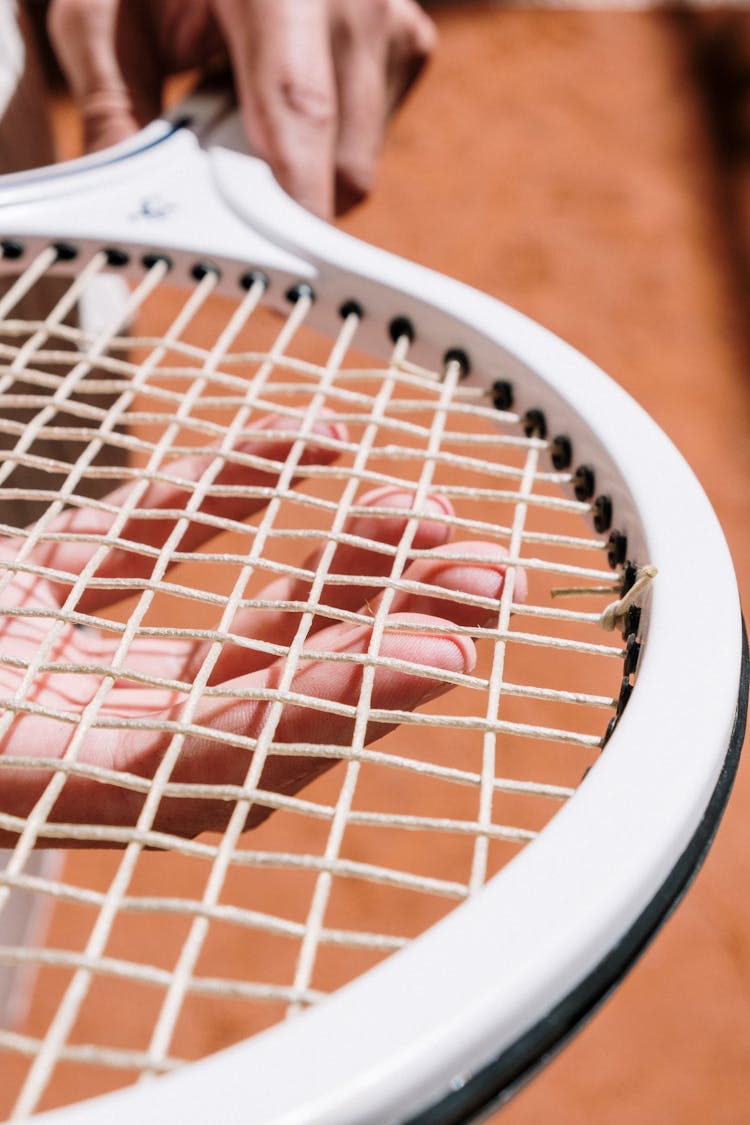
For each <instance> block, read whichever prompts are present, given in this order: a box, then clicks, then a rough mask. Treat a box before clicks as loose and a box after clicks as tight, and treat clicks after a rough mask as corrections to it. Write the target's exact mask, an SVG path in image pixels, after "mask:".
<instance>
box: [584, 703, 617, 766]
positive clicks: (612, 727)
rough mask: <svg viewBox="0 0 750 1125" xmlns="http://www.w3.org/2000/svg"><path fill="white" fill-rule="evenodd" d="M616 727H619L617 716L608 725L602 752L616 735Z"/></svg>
mask: <svg viewBox="0 0 750 1125" xmlns="http://www.w3.org/2000/svg"><path fill="white" fill-rule="evenodd" d="M616 726H617V716H616V715H613V716H612V718H611V719H610V720H609V722H608V723H607V729H606V731H605V732H604V738H603V739H602V750H603V749H604V747H605V746H606V745H607V743H608V742H609V740H610V738H611V737H612V735H613V734H614V733H615V727H616ZM584 777H585V774H584Z"/></svg>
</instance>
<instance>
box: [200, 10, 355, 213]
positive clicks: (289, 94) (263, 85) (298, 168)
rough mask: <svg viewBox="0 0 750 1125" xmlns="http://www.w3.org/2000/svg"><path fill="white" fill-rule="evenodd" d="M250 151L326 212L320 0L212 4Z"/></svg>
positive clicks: (331, 129) (327, 123)
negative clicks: (228, 57) (222, 37)
mask: <svg viewBox="0 0 750 1125" xmlns="http://www.w3.org/2000/svg"><path fill="white" fill-rule="evenodd" d="M217 14H218V16H219V20H220V23H221V25H222V30H223V32H224V35H225V37H226V40H227V46H228V49H229V53H230V56H231V59H232V64H233V69H234V75H235V81H236V84H237V89H238V93H239V99H240V106H241V109H242V116H243V121H244V124H245V129H246V131H247V135H248V139H249V141H250V145H251V148H252V150H253V152H254V153H255V154H256V155H257V156H259V157H261V158H262V159H263V160H266V161H267V163H268V164H269V165H270V166H271V169H272V171H273V172H274V174H275V176H276V178H277V180H278V181H279V183H280V184H281V186H282V187H283V188H284V190H285V191H287V192H288V193H289V194H290V195H292V196H293V197H294V198H295V199H296V200H297V202H298V203H301V204H302V206H303V207H306V208H307V209H308V210H309V211H312V212H313V213H314V214H317V215H320V216H322V217H323V218H330V216H331V215H332V214H333V163H334V160H333V155H334V145H335V139H336V89H335V84H334V75H333V66H332V62H331V45H330V32H329V16H328V4H327V2H326V0H306V3H304V4H300V3H299V2H298V0H217Z"/></svg>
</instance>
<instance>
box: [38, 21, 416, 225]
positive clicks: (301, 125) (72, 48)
mask: <svg viewBox="0 0 750 1125" xmlns="http://www.w3.org/2000/svg"><path fill="white" fill-rule="evenodd" d="M48 26H49V32H50V37H51V39H52V43H53V45H54V48H55V51H56V53H57V56H58V59H59V61H60V64H61V66H62V68H63V70H64V72H65V74H66V76H67V78H68V81H69V83H70V86H71V89H72V91H73V95H74V97H75V99H76V102H77V103H78V106H79V107H80V110H81V113H82V115H83V120H84V129H85V141H86V145H87V148H89V149H97V148H102V147H104V146H105V145H108V144H113V143H115V142H116V141H121V140H123V139H124V138H126V137H128V136H129V135H130V134H131V133H133V132H134V131H135V130H136V129H138V128H139V127H141V126H142V125H144V124H146V123H147V122H148V121H151V120H152V119H153V118H154V117H156V116H158V114H159V112H160V109H161V93H162V83H163V80H164V78H165V77H167V76H168V75H170V74H174V73H177V72H179V71H183V70H188V69H191V68H193V67H202V66H205V65H206V64H207V63H210V62H211V61H213V60H215V59H216V58H217V57H221V56H222V55H228V57H229V59H230V61H231V64H232V68H233V71H234V77H235V84H236V87H237V91H238V95H239V100H240V106H241V110H242V116H243V120H244V123H245V129H246V131H247V136H248V140H249V142H250V146H251V149H252V151H253V152H254V153H255V154H256V155H257V156H260V157H261V158H262V159H264V160H266V161H267V162H268V164H269V165H270V166H271V168H272V170H273V172H274V174H275V175H276V178H277V179H278V181H279V183H280V184H281V186H282V187H283V188H284V189H285V190H286V191H288V192H289V194H290V195H292V196H293V197H294V198H295V199H297V201H298V202H299V203H301V204H302V205H303V206H305V207H307V208H308V209H309V210H310V211H313V212H314V213H316V214H318V215H321V216H322V217H324V218H330V217H331V216H332V215H333V213H334V211H337V212H341V211H344V210H346V209H347V208H349V207H351V206H353V204H355V203H357V202H358V201H360V200H361V199H362V198H363V197H364V196H365V195H367V193H368V192H369V190H370V188H371V186H372V182H373V176H374V173H375V165H376V161H377V157H378V154H379V151H380V147H381V144H382V139H383V133H384V129H385V126H386V123H387V121H388V119H389V117H390V115H391V114H392V113H393V111H394V109H395V108H396V107H397V106H398V105H399V103H400V102H401V100H402V99H403V97H404V96H405V94H406V93H407V91H408V90H409V89H410V87H411V86H412V84H413V83H414V81H415V79H416V78H417V76H418V75H419V73H420V71H421V69H422V67H423V65H424V63H425V62H426V60H427V59H428V57H429V56H430V54H431V52H432V50H433V47H434V43H435V30H434V26H433V24H432V22H431V20H430V19H429V18H428V17H427V16H426V15H425V13H424V12H423V11H422V10H421V8H420V7H419V6H418V5H417V4H416V3H415V0H123V2H120V0H52V3H51V5H50V10H49V18H48Z"/></svg>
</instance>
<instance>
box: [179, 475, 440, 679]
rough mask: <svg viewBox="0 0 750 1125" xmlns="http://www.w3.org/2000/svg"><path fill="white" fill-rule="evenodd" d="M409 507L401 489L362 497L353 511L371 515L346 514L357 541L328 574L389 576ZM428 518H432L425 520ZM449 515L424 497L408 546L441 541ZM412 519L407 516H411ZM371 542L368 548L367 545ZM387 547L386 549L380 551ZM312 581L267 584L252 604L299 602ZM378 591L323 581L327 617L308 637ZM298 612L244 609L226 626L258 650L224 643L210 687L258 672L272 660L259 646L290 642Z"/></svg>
mask: <svg viewBox="0 0 750 1125" xmlns="http://www.w3.org/2000/svg"><path fill="white" fill-rule="evenodd" d="M413 506H414V493H413V492H409V491H407V490H406V489H403V488H397V487H392V486H390V485H389V486H386V487H384V488H378V489H375V490H374V491H372V492H368V493H366V494H365V495H364V496H362V497H360V498H359V500H358V501H357V508H358V509H363V508H364V509H371V511H367V512H363V513H362V514H359V515H356V516H351V517H350V518H349V519H348V520H347V521H346V524H345V526H344V533H345V534H346V536H348V537H351V538H357V539H359V540H361V541H362V542H361V543H351V542H341V543H339V545H338V546H337V548H336V550H335V553H334V555H333V558H332V560H331V562H330V564H329V567H328V572H329V574H331V575H336V576H337V577H341V576H351V577H352V578H357V579H362V578H365V577H367V578H373V579H382V578H384V577H385V576H386V575H388V574H390V572H391V570H392V567H393V556H394V548H395V547H396V546H397V544H398V543H400V542H401V538H402V536H403V534H404V529H405V528H406V525H407V522H408V519H409V516H404V515H400V514H398V513H400V512H406V513H408V512H411V511H412V509H413ZM431 514H434V515H435V516H436V517H438V518H437V519H430V518H429V517H430V515H431ZM452 515H453V508H452V506H451V504H450V502H449V501H448V500H446V499H445V498H443V497H440V496H428V497H427V499H426V500H425V502H424V503H423V505H422V514H421V516H420V519H419V522H418V524H417V527H416V529H415V532H414V538H413V541H412V547H413V548H414V549H415V550H429V549H430V548H433V547H438V546H440V545H441V544H443V543H445V542H447V540H448V538H449V537H450V526H449V523H448V522H447V519H446V517H450V516H452ZM411 518H412V519H413V518H414V517H413V516H412V517H411ZM370 544H371V546H370ZM383 547H386V548H388V547H390V548H391V550H382V549H381V548H383ZM324 550H325V548H320V549H319V550H317V551H316V552H315V553H314V554H312V555H310V556H309V557H308V558H307V559H306V561H305V563H304V567H305V569H306V570H308V571H311V572H312V573H313V574H314V573H315V572H316V571H317V568H318V566H319V564H320V561H321V557H322V555H323V551H324ZM311 588H312V579H307V578H279V579H277V580H276V581H274V582H271V583H269V585H268V586H266V587H264V589H263V590H261V591H260V593H259V594H258V600H261V601H265V602H276V603H279V604H280V605H283V603H285V602H287V603H288V602H294V603H300V602H302V603H305V602H307V601H308V599H309V597H310V591H311ZM380 590H381V583H379V582H377V581H376V582H374V583H373V584H372V585H371V586H370V585H367V584H364V583H362V582H361V581H357V582H352V583H349V584H346V583H340V582H327V583H326V584H325V585H324V586H323V588H322V590H321V592H320V594H319V596H318V598H317V604H318V605H319V606H321V607H325V609H326V611H327V616H324V615H322V616H319V617H316V618H315V620H314V621H313V623H312V625H311V627H310V634H313V633H315V632H317V630H319V629H323V628H325V627H326V626H327V625H329V624H330V619H331V617H332V616H335V614H336V611H341V610H352V611H357V610H359V609H361V607H362V606H363V605H365V604H366V603H367V602H368V601H369V600H370V599H374V598H375V597H376V596H377V595H378V593H379V592H380ZM300 617H301V614H300V613H299V612H297V611H295V610H292V609H284V608H279V609H246V610H244V611H242V612H241V613H239V614H238V615H237V616H236V617H235V619H234V621H233V623H232V633H233V634H235V636H240V637H245V638H248V639H249V640H251V641H252V642H260V647H248V646H247V645H244V644H243V645H231V644H225V645H224V647H223V648H222V651H221V655H220V657H219V659H218V661H217V663H216V666H215V667H214V670H213V673H212V676H211V683H220V682H222V681H223V680H226V679H230V678H233V677H234V676H240V675H244V674H245V673H247V672H252V671H255V670H257V669H259V668H264V667H266V666H267V665H269V664H271V663H272V662H273V659H274V658H273V656H272V655H270V654H269V653H268V650H267V649H264V648H263V644H264V643H268V642H272V643H273V644H275V645H288V644H290V643H291V641H292V639H293V637H294V635H295V633H296V631H297V629H298V627H299V622H300ZM206 651H207V646H201V648H200V649H199V650H198V651H197V652H196V655H195V659H194V662H193V664H192V672H191V674H193V675H194V674H195V672H196V671H197V669H198V668H199V667H200V665H201V663H202V661H203V659H204V657H205V654H206Z"/></svg>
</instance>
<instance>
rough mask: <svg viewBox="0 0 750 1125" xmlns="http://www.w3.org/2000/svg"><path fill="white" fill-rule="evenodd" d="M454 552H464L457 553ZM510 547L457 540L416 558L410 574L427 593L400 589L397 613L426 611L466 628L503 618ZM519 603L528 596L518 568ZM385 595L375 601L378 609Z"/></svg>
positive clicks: (395, 602)
mask: <svg viewBox="0 0 750 1125" xmlns="http://www.w3.org/2000/svg"><path fill="white" fill-rule="evenodd" d="M451 556H458V558H452V557H451ZM507 557H508V552H507V551H506V550H505V548H504V547H501V546H500V545H499V544H497V543H484V542H477V541H471V542H466V543H451V544H449V545H448V546H446V547H443V548H441V549H440V551H439V552H436V557H435V558H422V559H416V560H415V561H414V562H412V563H411V565H410V566H409V567H408V568H407V570H406V571H405V573H404V580H405V582H408V583H410V584H411V583H418V584H419V585H420V586H424V587H425V592H421V591H419V592H414V591H410V590H405V589H399V590H397V591H396V594H395V596H394V597H393V601H392V602H391V605H390V607H389V609H390V612H392V613H425V614H433V615H437V616H440V617H444V618H446V619H447V620H448V621H451V622H452V623H453V624H454V625H461V626H464V627H465V628H472V627H483V626H485V625H488V624H490V623H491V622H492V621H493V620H494V619H497V614H498V610H499V604H500V598H501V597H502V593H503V590H504V588H505V584H506V581H507V579H508V573H507V572H508V569H509V568H508V566H507V561H506V560H507ZM512 574H513V579H512V581H513V591H512V596H513V600H514V601H515V602H522V601H524V600H525V599H526V593H527V583H526V573H525V571H524V570H523V569H522V568H520V567H514V568H512ZM382 596H383V595H382V594H381V596H380V598H379V599H376V601H375V602H374V603H373V605H372V610H373V612H376V611H377V609H378V605H379V603H380V600H381V599H382Z"/></svg>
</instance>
